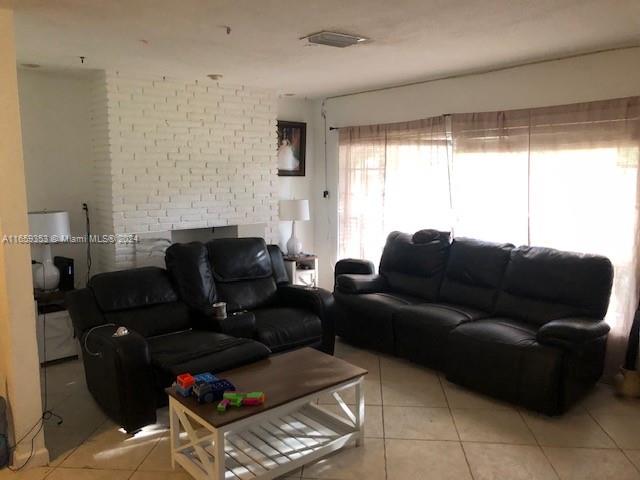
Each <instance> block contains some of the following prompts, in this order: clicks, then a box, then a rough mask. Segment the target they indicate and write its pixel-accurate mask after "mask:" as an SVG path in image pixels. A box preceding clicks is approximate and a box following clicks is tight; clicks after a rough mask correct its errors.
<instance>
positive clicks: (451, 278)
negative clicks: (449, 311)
mask: <svg viewBox="0 0 640 480" xmlns="http://www.w3.org/2000/svg"><path fill="white" fill-rule="evenodd" d="M513 248H515V247H514V246H513V245H511V244H510V243H504V244H498V243H490V242H483V241H481V240H474V239H471V238H456V239H455V240H454V241H453V243H452V244H451V248H450V249H449V260H448V262H447V269H446V272H445V274H444V280H443V282H442V287H441V288H440V296H439V301H441V302H450V303H455V304H459V305H468V306H470V307H474V308H478V309H480V310H484V311H487V312H490V311H492V310H493V307H494V303H495V300H496V296H497V293H498V289H499V288H500V284H501V282H502V279H503V277H504V271H505V269H506V267H507V263H508V262H509V255H510V253H511V250H512V249H513Z"/></svg>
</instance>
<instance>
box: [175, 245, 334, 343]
mask: <svg viewBox="0 0 640 480" xmlns="http://www.w3.org/2000/svg"><path fill="white" fill-rule="evenodd" d="M166 264H167V269H168V271H169V273H170V274H171V277H172V279H173V281H174V283H175V285H176V287H177V289H178V291H179V292H180V296H181V298H182V299H183V300H184V301H185V302H186V303H187V304H188V305H189V306H190V307H191V309H192V311H194V312H195V316H197V317H199V318H200V321H203V322H205V323H209V324H211V322H212V304H213V303H215V302H226V303H227V311H228V313H229V317H228V318H227V319H225V320H224V321H221V322H219V324H218V325H217V327H216V328H217V329H218V330H219V331H221V332H226V333H229V334H231V335H234V336H246V337H249V338H253V339H255V340H258V341H259V342H261V343H263V344H265V345H266V346H268V347H269V348H270V349H271V351H272V352H274V353H275V352H282V351H286V350H291V349H294V348H299V347H303V346H310V347H314V348H317V349H319V350H321V351H323V352H325V353H329V354H333V349H334V342H335V331H334V329H335V325H334V324H335V318H334V317H335V307H334V300H333V295H332V294H331V292H328V291H326V290H323V289H320V288H307V287H302V286H298V285H291V284H290V283H289V279H288V277H287V273H286V270H285V266H284V260H283V257H282V252H281V251H280V249H279V247H278V246H277V245H269V246H267V245H266V244H265V241H264V240H263V239H261V238H222V239H215V240H211V241H209V242H207V243H201V242H192V243H187V244H174V245H172V246H170V247H169V248H168V249H167V252H166ZM240 330H241V331H240Z"/></svg>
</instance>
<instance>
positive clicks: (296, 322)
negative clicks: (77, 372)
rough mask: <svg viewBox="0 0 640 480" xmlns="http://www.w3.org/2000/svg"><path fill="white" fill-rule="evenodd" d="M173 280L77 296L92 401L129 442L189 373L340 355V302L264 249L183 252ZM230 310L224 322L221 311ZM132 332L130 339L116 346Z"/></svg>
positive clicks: (171, 255)
mask: <svg viewBox="0 0 640 480" xmlns="http://www.w3.org/2000/svg"><path fill="white" fill-rule="evenodd" d="M166 261H167V267H168V269H169V270H168V271H167V270H164V269H161V268H156V267H145V268H136V269H131V270H123V271H118V272H109V273H101V274H98V275H95V276H93V277H92V278H91V280H90V281H89V284H88V286H87V288H83V289H80V290H74V291H72V292H69V293H68V294H67V305H68V308H69V313H70V315H71V318H72V321H73V324H74V328H75V330H76V334H77V336H78V338H79V340H80V343H81V345H82V350H83V362H84V366H85V376H86V379H87V386H88V388H89V391H90V392H91V394H92V395H93V397H94V398H95V400H96V401H97V403H98V404H99V405H100V406H101V408H102V409H103V410H104V411H105V412H106V413H107V415H108V416H109V417H111V418H112V419H113V420H114V421H115V422H117V423H119V424H120V425H122V426H123V427H124V428H125V429H126V430H127V431H128V432H133V431H136V430H138V429H140V428H142V427H144V426H145V425H149V424H152V423H154V422H155V421H156V409H157V407H159V406H162V405H164V404H166V402H167V396H166V394H165V393H164V388H166V387H168V386H169V385H171V383H172V382H173V381H174V380H175V377H176V376H177V375H179V374H181V373H184V372H189V373H192V374H197V373H202V372H213V373H216V372H220V371H223V370H228V369H231V368H235V367H237V366H241V365H244V364H248V363H252V362H255V361H258V360H261V359H263V358H265V357H267V356H268V355H270V354H271V353H272V352H282V351H286V350H290V349H294V348H299V347H303V346H312V347H316V348H318V349H320V350H322V351H324V352H326V353H330V354H331V353H333V347H334V339H335V334H334V316H335V311H334V310H335V308H334V302H333V295H332V294H331V293H330V292H327V291H326V290H322V289H310V288H304V287H299V286H293V285H290V284H289V280H288V278H287V274H286V271H285V268H284V262H283V258H282V253H281V252H280V249H279V248H278V247H277V246H273V245H269V246H267V245H266V244H265V242H264V240H262V239H221V240H215V241H212V242H209V243H208V244H202V243H191V244H175V245H173V246H172V247H170V248H169V249H168V251H167V256H166ZM217 301H226V302H227V303H228V307H229V312H230V315H229V317H228V318H227V319H225V320H223V321H218V320H216V319H215V318H214V317H213V315H212V304H213V303H214V302H217ZM120 326H124V327H126V328H127V329H128V330H129V333H128V334H127V335H124V336H114V333H115V332H116V330H117V328H118V327H120Z"/></svg>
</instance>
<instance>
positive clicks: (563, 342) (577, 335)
mask: <svg viewBox="0 0 640 480" xmlns="http://www.w3.org/2000/svg"><path fill="white" fill-rule="evenodd" d="M609 330H610V327H609V325H608V324H607V323H606V322H605V321H604V320H596V319H592V318H562V319H559V320H553V321H551V322H549V323H545V324H544V325H543V326H542V327H540V329H539V330H538V333H537V335H536V338H537V340H538V342H540V343H543V344H547V345H557V346H560V347H565V348H567V347H568V348H575V347H579V346H581V345H583V344H585V343H588V342H590V341H592V340H595V339H597V338H600V337H602V336H603V335H606V334H607V333H609Z"/></svg>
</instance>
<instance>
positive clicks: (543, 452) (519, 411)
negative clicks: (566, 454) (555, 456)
mask: <svg viewBox="0 0 640 480" xmlns="http://www.w3.org/2000/svg"><path fill="white" fill-rule="evenodd" d="M517 412H518V415H519V416H520V418H521V419H522V421H523V422H524V424H525V426H526V427H527V430H529V432H530V433H531V436H532V437H533V439H534V440H535V442H536V445H537V446H538V449H539V450H540V451H541V452H542V455H543V456H544V458H545V459H546V460H547V462H549V465H551V469H552V470H553V473H554V474H555V476H556V477H557V478H558V479H560V478H561V477H560V473H559V472H558V471H557V470H556V467H555V465H554V464H553V462H552V461H551V459H550V458H549V456H548V455H547V452H546V451H545V450H544V448H543V447H542V445H540V440H538V437H537V436H536V434H535V432H534V431H533V430H532V429H531V426H530V425H529V423H528V422H527V419H526V418H525V416H524V415H523V414H522V411H521V410H520V409H517Z"/></svg>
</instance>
